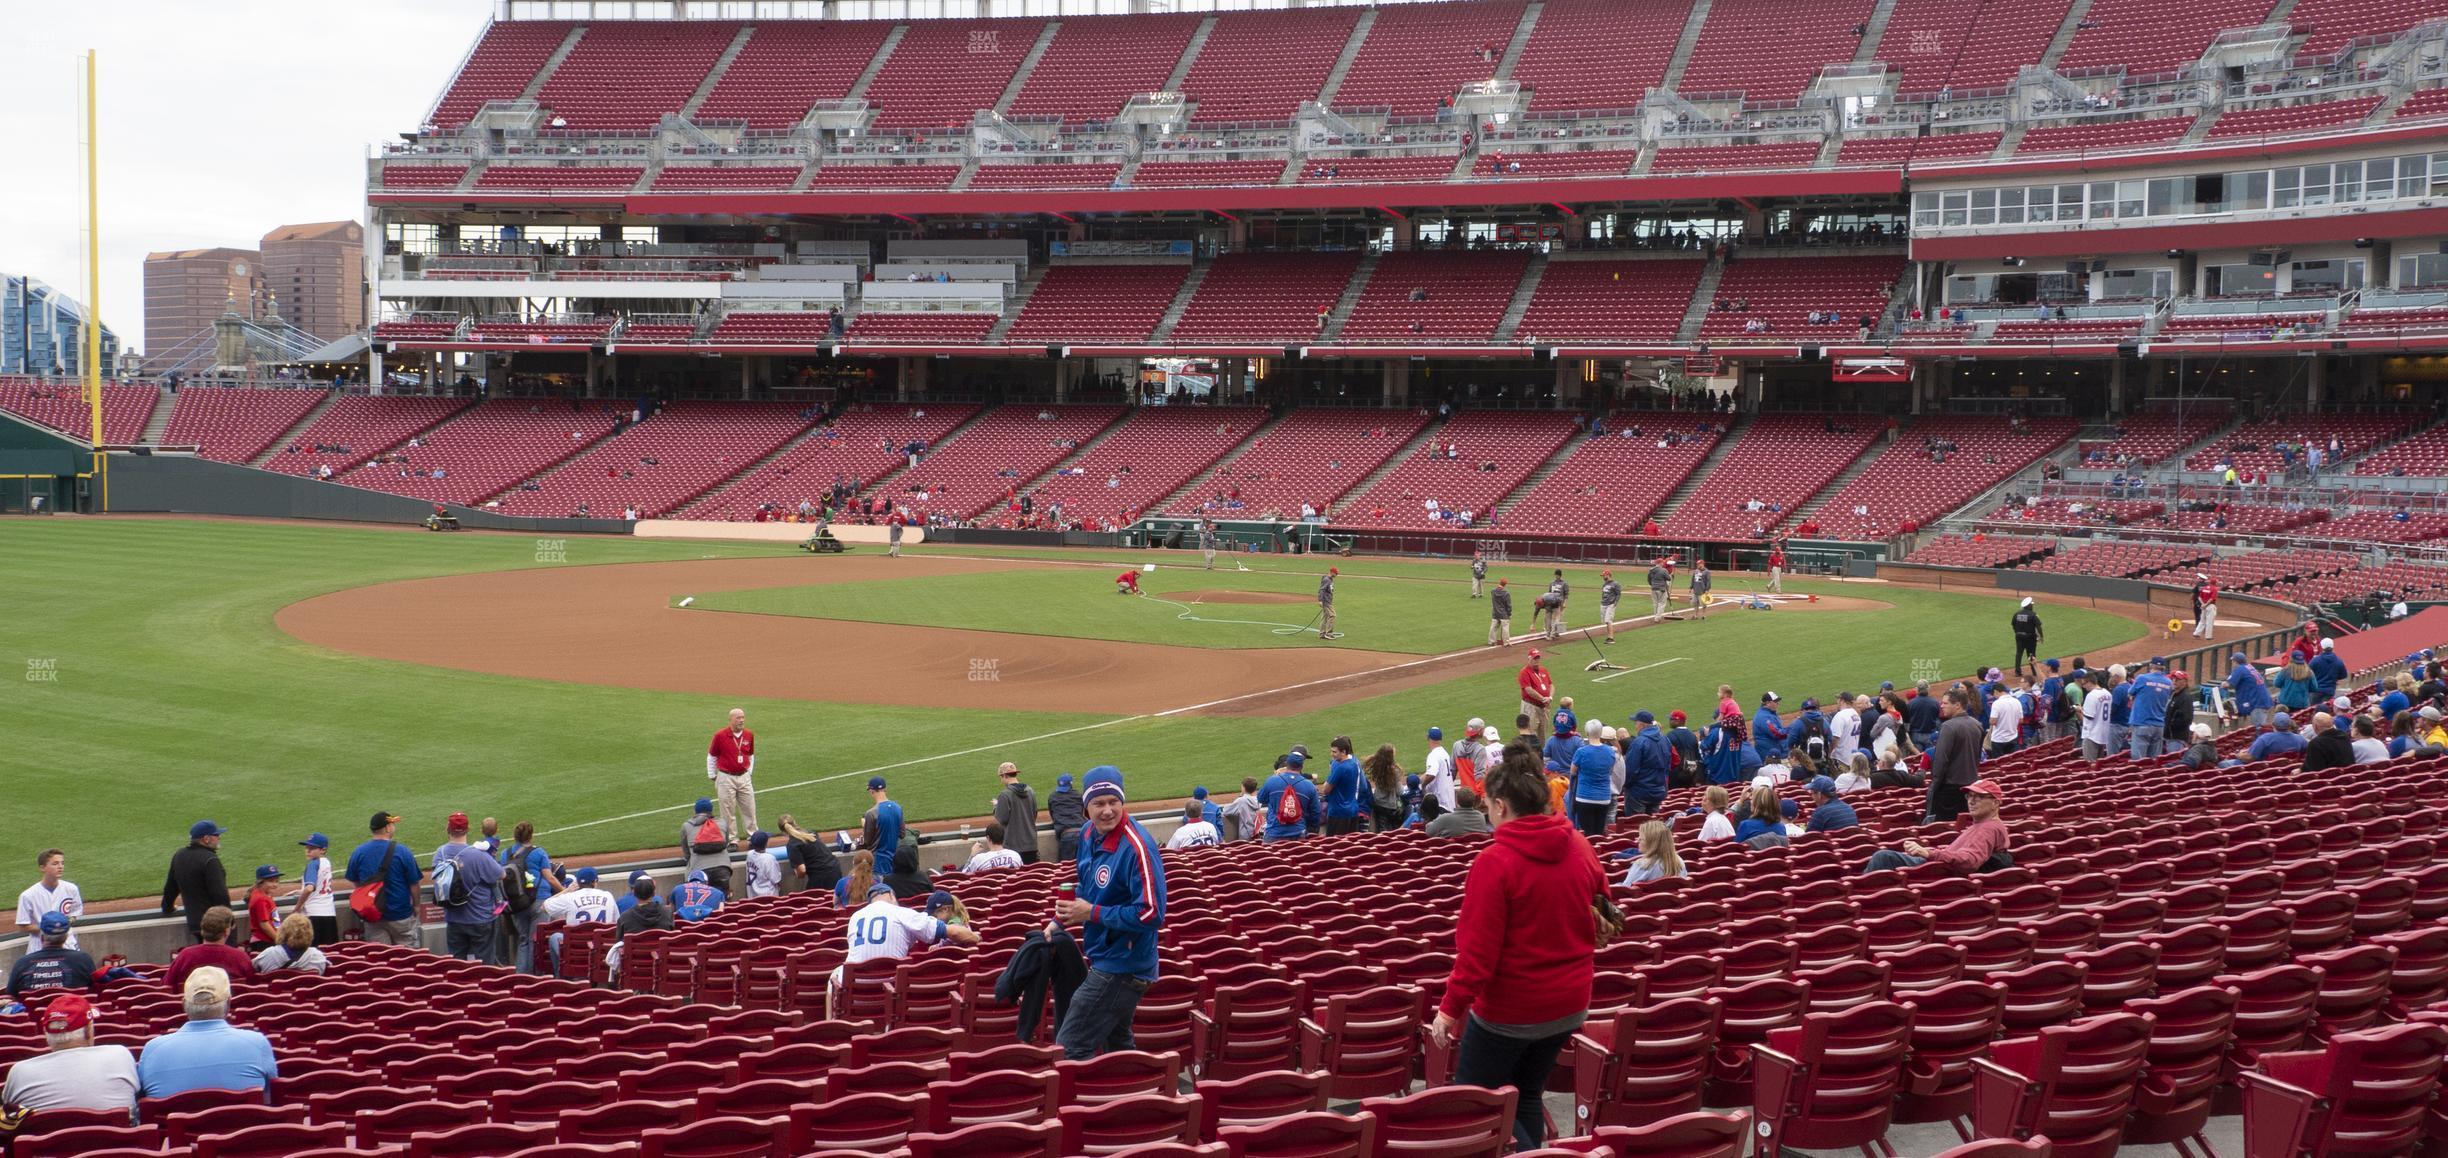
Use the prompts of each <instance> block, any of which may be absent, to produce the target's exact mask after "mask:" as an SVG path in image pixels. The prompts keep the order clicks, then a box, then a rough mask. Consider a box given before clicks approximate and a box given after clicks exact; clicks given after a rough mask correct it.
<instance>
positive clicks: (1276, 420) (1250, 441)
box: [1144, 410, 1292, 515]
mask: <svg viewBox="0 0 2448 1158" xmlns="http://www.w3.org/2000/svg"><path fill="white" fill-rule="evenodd" d="M1291 413H1292V412H1291V411H1289V410H1286V411H1284V412H1283V413H1281V414H1278V415H1276V416H1274V417H1273V418H1269V419H1267V420H1266V421H1265V422H1262V423H1260V424H1259V425H1258V429H1256V430H1253V431H1250V435H1249V437H1248V438H1244V439H1242V440H1241V441H1240V443H1239V444H1238V445H1236V446H1234V447H1233V448H1232V449H1230V450H1227V451H1225V452H1224V453H1223V455H1222V456H1221V457H1219V458H1217V459H1216V461H1215V465H1214V466H1211V467H1208V468H1207V469H1206V470H1203V471H1200V472H1199V473H1198V474H1197V475H1196V476H1194V477H1193V478H1191V480H1190V481H1189V482H1186V483H1183V484H1182V485H1180V486H1178V487H1175V488H1173V490H1172V491H1170V492H1169V493H1167V494H1166V495H1165V496H1164V497H1163V498H1160V499H1157V500H1156V501H1154V502H1151V503H1149V504H1148V505H1147V509H1146V511H1145V512H1144V513H1146V514H1150V515H1161V514H1163V513H1165V512H1166V511H1167V510H1170V509H1172V506H1173V504H1174V503H1177V502H1180V501H1181V500H1182V498H1183V496H1185V495H1195V494H1200V493H1203V492H1204V491H1205V490H1206V489H1207V486H1208V484H1209V483H1212V482H1214V481H1215V477H1216V474H1217V473H1218V472H1220V471H1222V470H1224V469H1226V468H1228V467H1230V466H1232V464H1233V463H1234V461H1235V460H1237V459H1239V458H1240V457H1241V456H1242V455H1244V454H1247V453H1249V448H1250V447H1252V446H1255V445H1257V444H1258V440H1259V439H1261V438H1265V437H1266V436H1267V434H1268V432H1270V431H1272V430H1274V429H1275V428H1276V427H1278V426H1281V425H1283V420H1284V419H1285V418H1286V417H1288V416H1290V415H1291Z"/></svg>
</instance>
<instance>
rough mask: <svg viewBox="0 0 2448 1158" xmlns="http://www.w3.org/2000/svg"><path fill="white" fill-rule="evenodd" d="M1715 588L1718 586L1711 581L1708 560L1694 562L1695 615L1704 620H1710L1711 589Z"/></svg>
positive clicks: (1693, 606)
mask: <svg viewBox="0 0 2448 1158" xmlns="http://www.w3.org/2000/svg"><path fill="white" fill-rule="evenodd" d="M1713 586H1716V584H1714V583H1712V582H1710V581H1709V569H1708V560H1706V559H1700V560H1696V561H1695V562H1693V564H1692V577H1691V593H1692V614H1693V615H1696V616H1699V617H1700V618H1702V619H1706V618H1708V595H1709V588H1711V587H1713Z"/></svg>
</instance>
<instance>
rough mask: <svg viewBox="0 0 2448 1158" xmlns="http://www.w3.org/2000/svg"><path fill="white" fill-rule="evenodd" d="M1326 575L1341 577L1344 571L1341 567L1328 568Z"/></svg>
mask: <svg viewBox="0 0 2448 1158" xmlns="http://www.w3.org/2000/svg"><path fill="white" fill-rule="evenodd" d="M1326 573H1327V574H1329V575H1340V574H1342V573H1343V569H1342V568H1341V567H1328V568H1327V569H1326Z"/></svg>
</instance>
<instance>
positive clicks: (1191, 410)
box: [1024, 291, 1267, 524]
mask: <svg viewBox="0 0 2448 1158" xmlns="http://www.w3.org/2000/svg"><path fill="white" fill-rule="evenodd" d="M1041 292H1042V291H1041ZM1266 418H1267V416H1266V412H1265V411H1264V410H1260V409H1256V408H1254V407H1238V406H1235V407H1215V406H1142V407H1139V408H1137V409H1134V410H1132V411H1131V413H1130V417H1129V418H1127V419H1125V420H1123V422H1122V424H1121V425H1120V426H1118V427H1116V428H1114V431H1113V433H1111V434H1109V435H1107V436H1105V437H1104V438H1103V439H1102V440H1100V441H1099V442H1097V444H1096V445H1095V446H1093V447H1090V448H1088V449H1087V450H1085V451H1083V452H1081V453H1080V454H1079V455H1078V456H1077V457H1076V458H1071V459H1067V460H1066V461H1065V462H1064V463H1063V464H1062V465H1061V466H1059V467H1057V468H1056V472H1055V473H1052V474H1048V475H1046V476H1044V477H1042V478H1039V479H1037V480H1036V481H1035V482H1033V483H1031V484H1029V485H1028V486H1027V487H1026V488H1024V490H1025V491H1026V492H1027V493H1030V494H1032V495H1033V496H1034V497H1033V500H1032V509H1033V511H1035V512H1040V513H1041V512H1044V511H1045V510H1046V509H1047V508H1049V507H1052V506H1058V505H1059V506H1060V507H1061V508H1062V512H1063V515H1064V517H1065V518H1066V519H1071V520H1076V521H1079V522H1082V523H1085V524H1095V523H1096V522H1097V521H1098V520H1100V519H1106V518H1111V519H1114V520H1116V521H1117V522H1121V521H1126V519H1127V518H1129V517H1136V516H1138V515H1142V514H1146V513H1147V512H1148V510H1149V508H1150V507H1151V506H1152V505H1153V504H1155V503H1156V502H1158V501H1160V500H1162V499H1163V498H1164V497H1165V496H1167V495H1170V494H1172V493H1173V492H1174V491H1177V490H1180V489H1181V488H1182V486H1183V485H1184V484H1187V483H1188V482H1189V481H1190V480H1191V479H1194V478H1196V477H1198V476H1199V475H1200V474H1202V473H1204V472H1205V471H1206V470H1207V469H1208V468H1210V467H1212V466H1214V465H1215V464H1216V462H1217V460H1219V459H1221V458H1223V457H1224V455H1226V454H1227V453H1230V452H1231V450H1232V449H1233V448H1234V447H1236V446H1239V445H1241V443H1242V441H1243V440H1244V439H1247V438H1248V437H1249V436H1250V435H1251V434H1252V433H1254V432H1256V431H1257V429H1258V428H1259V427H1260V426H1262V425H1265V423H1266Z"/></svg>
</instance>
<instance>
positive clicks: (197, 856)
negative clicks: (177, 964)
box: [161, 820, 230, 945]
mask: <svg viewBox="0 0 2448 1158" xmlns="http://www.w3.org/2000/svg"><path fill="white" fill-rule="evenodd" d="M228 831H229V830H228V829H226V828H223V827H221V826H220V825H218V824H215V823H213V822H212V821H209V820H199V821H196V822H195V823H194V824H191V825H189V826H187V847H185V848H182V849H180V850H178V851H177V852H176V853H173V854H171V856H170V876H169V878H168V879H166V880H164V881H163V882H162V895H161V911H162V914H163V915H164V916H167V915H169V914H171V913H174V912H177V911H179V909H180V908H181V907H182V906H183V907H184V908H185V909H186V914H187V942H188V943H189V944H191V945H200V944H203V943H204V910H206V909H210V908H213V907H215V906H226V905H228V904H229V902H230V895H229V879H228V878H227V877H225V876H223V875H222V872H221V834H222V833H225V832H228Z"/></svg>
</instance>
